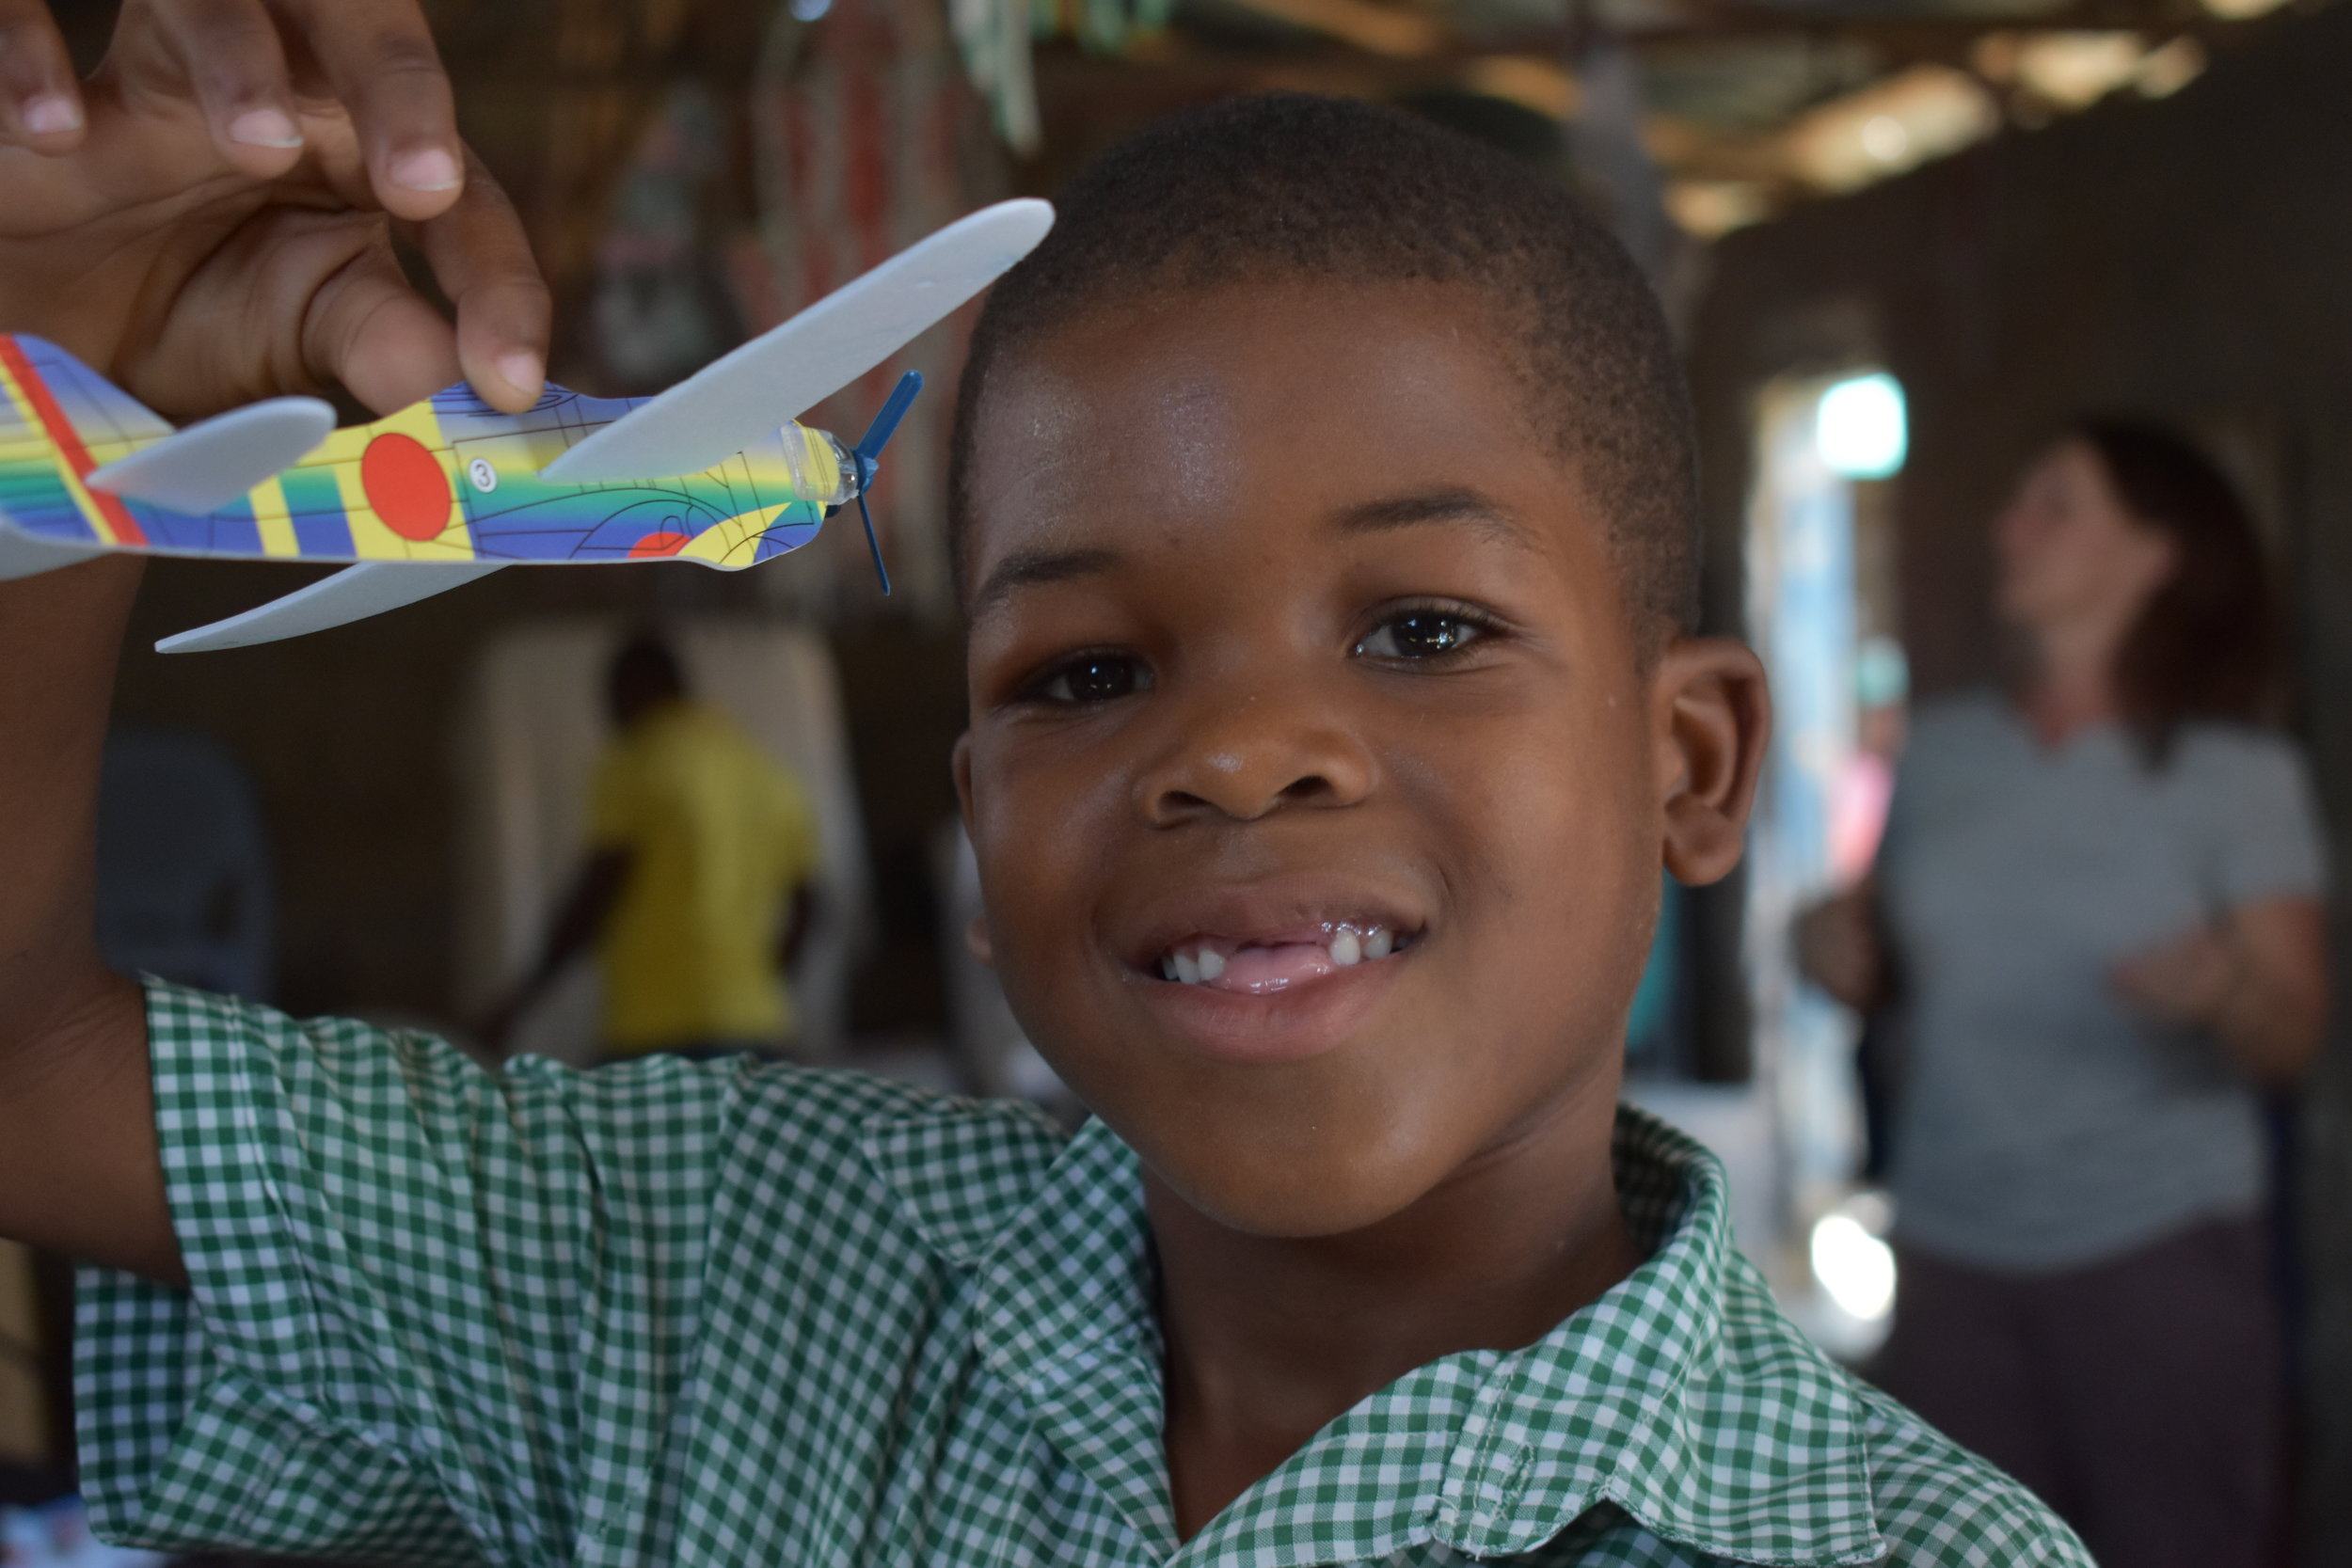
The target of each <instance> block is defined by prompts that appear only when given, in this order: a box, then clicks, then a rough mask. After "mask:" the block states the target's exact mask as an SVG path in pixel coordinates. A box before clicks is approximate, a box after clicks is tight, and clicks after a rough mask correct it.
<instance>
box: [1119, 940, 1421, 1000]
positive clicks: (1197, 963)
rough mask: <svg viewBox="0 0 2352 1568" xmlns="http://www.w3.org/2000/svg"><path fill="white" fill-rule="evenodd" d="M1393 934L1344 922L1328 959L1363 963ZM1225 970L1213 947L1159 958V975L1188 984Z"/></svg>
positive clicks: (1389, 947)
mask: <svg viewBox="0 0 2352 1568" xmlns="http://www.w3.org/2000/svg"><path fill="white" fill-rule="evenodd" d="M1396 946H1397V942H1396V938H1395V935H1394V934H1393V933H1392V932H1391V931H1390V930H1389V928H1388V927H1385V926H1375V927H1370V928H1369V929H1365V930H1359V929H1357V928H1356V927H1353V926H1343V927H1340V928H1339V929H1338V930H1337V931H1335V932H1333V933H1332V935H1331V940H1330V942H1327V943H1326V944H1325V949H1324V950H1325V951H1326V952H1327V953H1328V954H1329V955H1330V956H1331V961H1332V962H1333V963H1334V964H1337V965H1338V966H1339V967H1340V968H1342V969H1346V968H1348V967H1350V966H1351V965H1354V964H1359V963H1362V962H1363V961H1364V960H1365V959H1366V958H1387V957H1388V956H1389V955H1390V954H1391V953H1392V952H1394V951H1395V950H1396ZM1224 973H1225V955H1224V954H1222V953H1219V952H1218V951H1217V950H1216V949H1215V948H1214V947H1202V948H1199V949H1197V950H1194V951H1189V952H1188V951H1185V950H1183V949H1178V950H1177V951H1175V952H1172V953H1169V954H1168V955H1167V956H1166V957H1164V958H1161V959H1160V978H1162V979H1164V980H1175V981H1178V982H1179V983H1181V984H1184V985H1187V986H1199V985H1205V984H1207V983H1208V982H1210V981H1212V980H1215V979H1216V978H1217V977H1218V976H1219V975H1221V974H1224Z"/></svg>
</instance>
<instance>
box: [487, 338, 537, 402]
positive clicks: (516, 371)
mask: <svg viewBox="0 0 2352 1568" xmlns="http://www.w3.org/2000/svg"><path fill="white" fill-rule="evenodd" d="M492 363H494V364H496V365H497V366H498V372H499V374H500V375H501V377H503V378H504V380H505V382H506V384H507V385H508V386H509V387H512V388H515V389H516V391H521V392H528V391H530V390H532V388H536V387H537V386H538V385H539V383H540V382H541V381H542V380H544V379H545V378H546V376H547V373H548V372H547V371H546V369H545V367H543V366H542V365H541V364H540V363H539V356H537V355H535V354H533V353H532V352H531V351H530V350H529V349H526V348H510V349H508V350H507V351H506V352H505V353H504V354H501V355H500V356H498V358H497V359H496V360H494V361H492Z"/></svg>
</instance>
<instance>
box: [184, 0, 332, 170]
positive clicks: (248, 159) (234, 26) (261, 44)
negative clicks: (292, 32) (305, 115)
mask: <svg viewBox="0 0 2352 1568" xmlns="http://www.w3.org/2000/svg"><path fill="white" fill-rule="evenodd" d="M152 9H153V11H154V15H155V21H156V23H157V24H158V25H159V28H160V30H161V31H162V33H163V35H164V37H165V38H166V39H167V40H168V41H169V43H170V45H171V48H172V50H173V52H174V53H175V54H177V55H179V58H180V67H181V69H182V70H183V71H186V72H187V77H188V84H189V86H190V87H191V88H192V89H193V90H194V91H195V93H196V99H197V102H198V103H199V104H200V105H201V106H202V108H203V111H204V121H205V124H206V126H207V128H208V129H210V130H211V132H212V135H213V144H214V146H215V147H216V148H218V149H219V150H220V155H221V157H222V158H224V159H225V160H227V162H228V163H229V165H230V166H231V167H232V168H235V169H236V170H237V171H238V172H240V173H242V174H247V175H251V176H254V177H256V178H259V179H268V178H271V177H273V176H275V175H279V174H283V173H284V172H285V171H286V170H287V169H289V168H291V167H292V166H294V160H295V159H296V158H298V157H300V156H301V150H302V126H301V121H300V120H299V119H297V118H296V116H295V113H294V91H293V87H292V86H291V85H290V84H289V82H288V80H287V76H286V53H285V50H284V49H283V48H282V47H281V46H280V44H279V43H278V25H277V24H276V23H275V22H273V21H272V20H271V19H270V15H269V12H268V11H267V10H265V9H263V8H262V4H261V0H152Z"/></svg>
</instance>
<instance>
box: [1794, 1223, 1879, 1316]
mask: <svg viewBox="0 0 2352 1568" xmlns="http://www.w3.org/2000/svg"><path fill="white" fill-rule="evenodd" d="M1812 1253H1813V1277H1814V1278H1816V1279H1818V1280H1820V1282H1821V1289H1822V1290H1824V1291H1828V1292H1829V1299H1830V1300H1832V1301H1834V1302H1836V1304H1837V1306H1838V1309H1839V1310H1840V1311H1843V1312H1845V1313H1846V1314H1847V1315H1848V1316H1850V1317H1855V1318H1859V1319H1861V1320H1862V1321H1863V1322H1865V1323H1876V1322H1878V1321H1879V1320H1880V1319H1882V1318H1883V1317H1885V1316H1886V1314H1887V1312H1888V1311H1889V1310H1891V1309H1892V1308H1893V1307H1894V1305H1895V1250H1894V1248H1892V1247H1890V1246H1888V1245H1887V1244H1886V1243H1884V1242H1883V1241H1880V1240H1879V1239H1878V1238H1877V1237H1876V1236H1873V1235H1872V1234H1870V1232H1869V1230H1868V1229H1867V1227H1865V1226H1864V1225H1863V1223H1862V1222H1861V1221H1860V1220H1859V1219H1856V1218H1855V1217H1854V1216H1853V1215H1852V1214H1851V1213H1847V1212H1843V1211H1833V1212H1830V1213H1826V1214H1823V1215H1822V1216H1821V1217H1820V1219H1819V1220H1817V1221H1815V1222H1814V1225H1813V1246H1812Z"/></svg>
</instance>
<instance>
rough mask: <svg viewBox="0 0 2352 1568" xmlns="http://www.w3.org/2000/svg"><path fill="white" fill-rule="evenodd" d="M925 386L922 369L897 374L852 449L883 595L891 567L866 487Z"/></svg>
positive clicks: (859, 500)
mask: <svg viewBox="0 0 2352 1568" xmlns="http://www.w3.org/2000/svg"><path fill="white" fill-rule="evenodd" d="M922 389H923V372H921V371H909V372H907V373H906V374H904V375H902V376H900V377H899V378H898V386H896V387H893V388H891V389H890V396H889V398H888V399H887V400H886V401H885V402H884V403H883V404H882V412H881V413H879V414H876V415H875V416H874V422H873V423H872V424H869V425H867V426H866V434H865V435H863V436H859V437H858V438H857V445H856V446H853V447H851V448H850V460H851V461H852V462H854V463H855V464H856V465H857V515H858V516H859V517H860V518H861V519H863V520H864V522H865V524H866V548H867V549H869V550H872V551H873V552H874V575H875V576H876V577H878V578H882V596H883V597H884V598H888V597H889V596H890V568H889V567H887V566H884V565H883V564H882V541H881V540H879V539H877V538H876V537H874V515H873V513H871V512H869V511H868V510H866V487H867V486H868V485H870V484H872V483H874V474H875V472H876V470H877V469H879V468H880V467H882V448H884V447H886V446H888V445H889V444H890V438H891V436H895V435H897V434H898V421H899V420H903V419H905V418H906V417H907V410H908V409H910V408H912V407H914V395H915V394H916V393H917V392H920V391H921V390H922Z"/></svg>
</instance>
